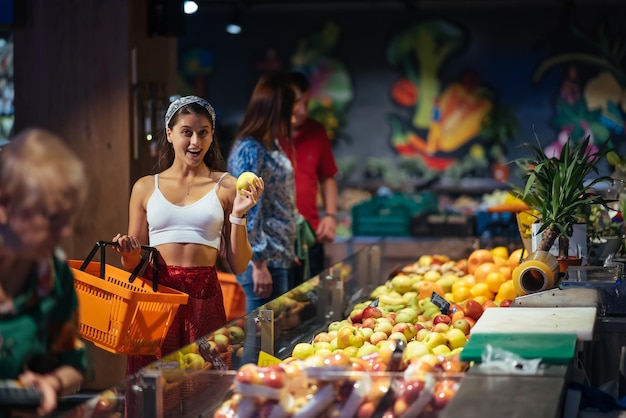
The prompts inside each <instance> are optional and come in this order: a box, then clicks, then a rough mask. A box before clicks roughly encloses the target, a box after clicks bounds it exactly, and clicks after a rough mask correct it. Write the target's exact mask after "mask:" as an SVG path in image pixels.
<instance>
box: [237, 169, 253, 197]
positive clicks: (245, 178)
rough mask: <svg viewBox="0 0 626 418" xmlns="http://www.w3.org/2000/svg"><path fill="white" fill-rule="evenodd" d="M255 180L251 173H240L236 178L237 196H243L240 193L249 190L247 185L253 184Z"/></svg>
mask: <svg viewBox="0 0 626 418" xmlns="http://www.w3.org/2000/svg"><path fill="white" fill-rule="evenodd" d="M256 179H257V176H256V174H254V173H253V172H252V171H244V172H243V173H241V174H240V175H239V177H237V183H236V187H237V192H238V193H239V194H243V193H242V192H241V191H242V190H249V189H248V183H251V184H255V180H256Z"/></svg>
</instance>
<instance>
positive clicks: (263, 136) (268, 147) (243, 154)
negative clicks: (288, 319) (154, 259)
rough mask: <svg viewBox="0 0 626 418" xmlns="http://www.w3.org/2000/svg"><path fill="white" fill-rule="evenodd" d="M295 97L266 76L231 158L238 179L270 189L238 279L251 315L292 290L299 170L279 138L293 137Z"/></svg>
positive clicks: (253, 223)
mask: <svg viewBox="0 0 626 418" xmlns="http://www.w3.org/2000/svg"><path fill="white" fill-rule="evenodd" d="M295 95H296V93H295V91H294V89H293V88H292V87H290V86H289V84H287V83H286V82H285V78H284V77H283V76H281V75H280V74H278V73H268V74H265V75H263V76H261V78H260V79H259V80H258V82H257V84H256V86H255V88H254V90H253V92H252V96H251V97H250V101H249V102H248V107H247V109H246V113H245V116H244V119H243V122H242V124H241V127H240V129H239V133H238V134H237V139H236V141H235V143H234V144H233V147H232V149H231V151H230V154H229V157H228V171H229V172H230V173H231V174H232V175H233V176H235V177H237V176H239V175H240V174H241V173H243V172H244V171H251V172H253V173H256V175H257V176H259V177H261V178H263V181H264V183H265V190H264V192H263V195H262V196H261V197H260V198H259V200H258V203H257V205H256V206H254V207H252V208H251V209H250V210H249V211H248V221H247V228H248V239H249V240H250V244H251V245H252V260H251V261H250V263H248V268H247V270H246V271H245V272H244V273H242V274H239V275H237V281H238V282H239V283H240V284H241V286H242V287H243V290H244V292H245V294H246V312H250V311H251V310H253V309H256V308H258V307H259V306H261V305H263V304H265V303H267V302H269V301H271V300H273V299H275V298H277V297H278V296H280V295H282V294H284V293H286V292H287V291H288V290H289V289H288V279H287V275H288V271H289V268H290V267H291V266H292V263H293V261H294V259H295V253H294V245H295V238H296V218H295V214H296V204H295V186H294V170H293V167H292V165H291V162H290V161H289V158H288V157H287V155H286V154H285V153H284V152H283V150H282V149H281V147H280V145H279V144H278V140H277V138H279V137H281V136H286V135H289V132H290V128H291V117H292V116H291V115H292V112H293V107H294V105H295V103H296V96H295Z"/></svg>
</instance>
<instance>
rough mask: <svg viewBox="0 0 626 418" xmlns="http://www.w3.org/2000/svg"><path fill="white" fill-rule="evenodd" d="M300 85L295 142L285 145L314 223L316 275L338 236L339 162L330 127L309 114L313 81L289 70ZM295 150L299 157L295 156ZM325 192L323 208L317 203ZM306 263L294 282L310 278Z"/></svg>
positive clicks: (301, 206)
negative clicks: (329, 245) (326, 245)
mask: <svg viewBox="0 0 626 418" xmlns="http://www.w3.org/2000/svg"><path fill="white" fill-rule="evenodd" d="M287 77H288V79H289V80H290V82H291V84H292V85H293V86H294V88H295V89H296V95H297V96H298V101H297V102H296V105H295V108H294V113H293V117H292V123H291V136H292V140H293V144H289V143H288V142H287V139H286V138H283V140H282V148H283V150H285V152H286V153H287V155H288V156H289V157H290V159H291V161H292V162H293V163H294V170H295V174H296V175H295V179H296V206H297V207H298V211H299V212H300V213H301V214H302V216H303V217H304V218H305V219H306V220H307V221H308V222H309V223H310V224H311V227H312V228H313V230H314V231H315V233H316V236H317V243H316V244H315V245H313V246H312V247H310V248H309V266H310V274H311V277H313V276H316V275H317V274H319V273H320V272H322V270H324V267H325V260H324V243H325V242H333V241H334V240H335V229H336V226H337V194H338V192H337V181H336V180H335V175H336V174H337V165H336V164H335V157H334V156H333V152H332V149H331V146H330V140H329V139H328V134H327V133H326V128H325V127H324V125H322V124H321V123H319V122H317V121H315V120H313V119H311V118H309V117H308V105H309V99H310V98H311V83H310V82H309V79H308V78H307V77H306V76H305V75H304V74H303V73H301V72H295V71H294V72H290V73H288V74H287ZM294 151H295V155H296V158H295V159H294V158H293V152H294ZM319 192H321V197H322V202H323V210H322V211H321V212H320V210H319V208H318V205H317V198H318V194H319ZM302 267H303V266H302V265H300V266H297V267H296V268H295V272H294V278H293V283H292V285H293V286H297V285H298V284H300V283H302V281H304V280H307V279H308V277H303V276H304V269H303V268H302Z"/></svg>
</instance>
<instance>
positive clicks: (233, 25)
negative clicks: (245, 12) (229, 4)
mask: <svg viewBox="0 0 626 418" xmlns="http://www.w3.org/2000/svg"><path fill="white" fill-rule="evenodd" d="M240 21H241V11H240V10H239V8H236V9H235V11H234V12H233V17H232V18H231V19H230V22H228V24H227V25H226V32H228V33H230V34H231V35H238V34H239V33H241V23H240Z"/></svg>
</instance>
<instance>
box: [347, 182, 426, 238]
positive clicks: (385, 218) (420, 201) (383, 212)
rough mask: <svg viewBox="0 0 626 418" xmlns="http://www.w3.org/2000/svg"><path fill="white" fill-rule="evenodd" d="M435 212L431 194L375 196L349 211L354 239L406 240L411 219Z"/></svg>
mask: <svg viewBox="0 0 626 418" xmlns="http://www.w3.org/2000/svg"><path fill="white" fill-rule="evenodd" d="M436 209H437V198H436V197H435V195H434V194H432V193H426V192H424V193H395V194H392V195H390V196H374V197H373V198H371V199H370V200H367V201H365V202H363V203H359V204H358V205H354V206H353V207H352V235H353V236H383V237H385V236H386V237H408V236H410V235H411V219H412V218H413V216H414V215H416V214H419V213H423V212H429V211H433V210H436Z"/></svg>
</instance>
